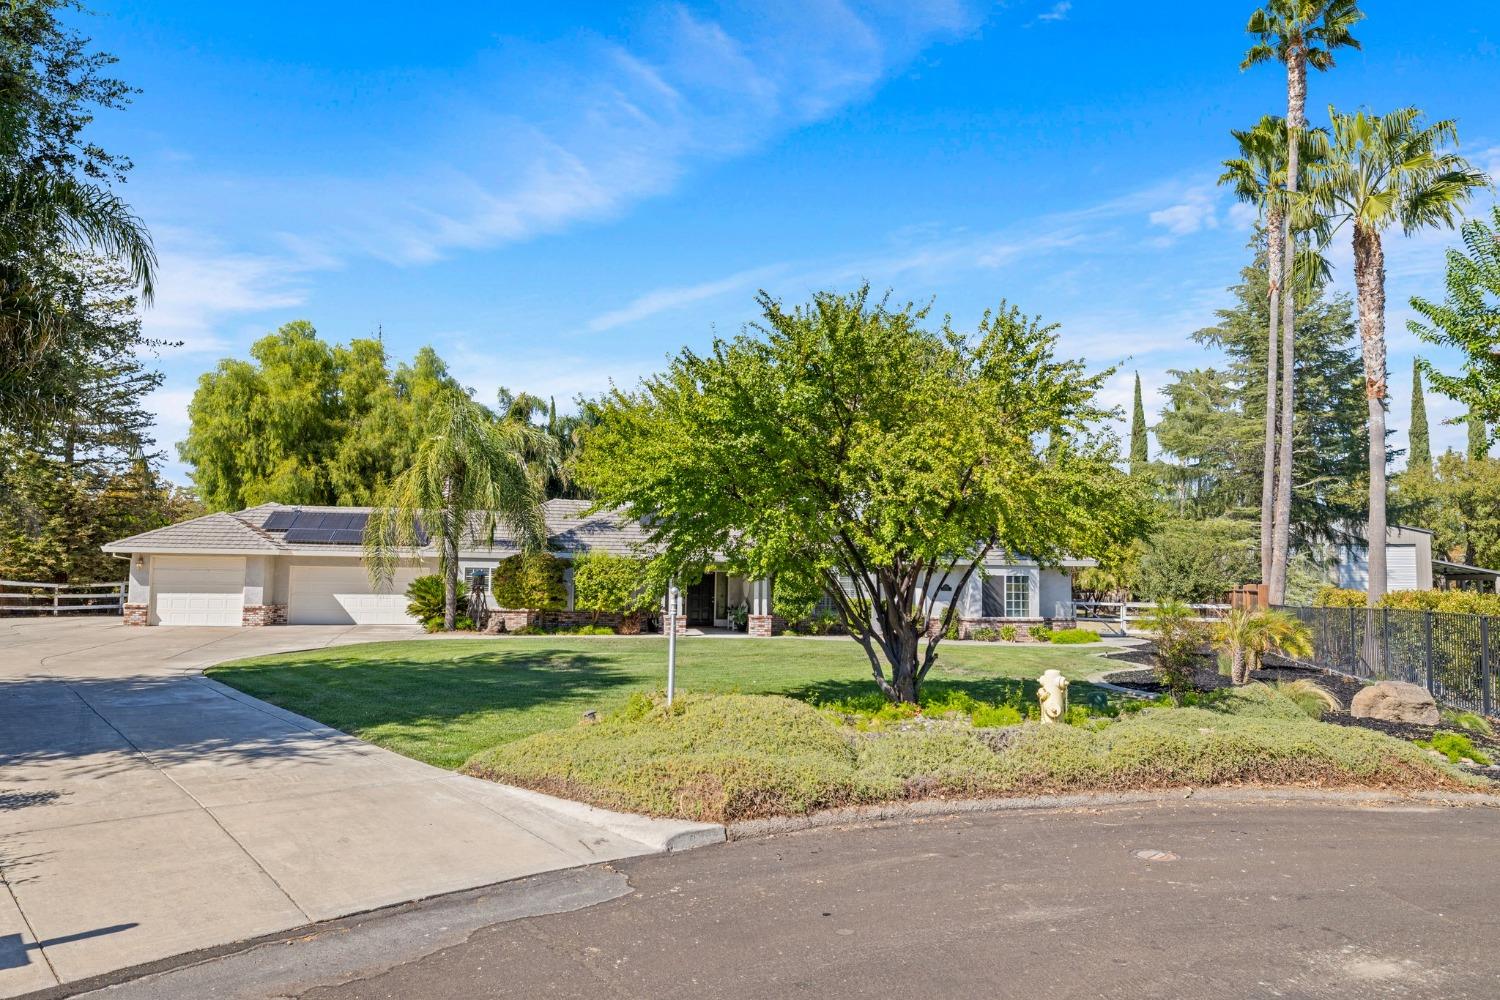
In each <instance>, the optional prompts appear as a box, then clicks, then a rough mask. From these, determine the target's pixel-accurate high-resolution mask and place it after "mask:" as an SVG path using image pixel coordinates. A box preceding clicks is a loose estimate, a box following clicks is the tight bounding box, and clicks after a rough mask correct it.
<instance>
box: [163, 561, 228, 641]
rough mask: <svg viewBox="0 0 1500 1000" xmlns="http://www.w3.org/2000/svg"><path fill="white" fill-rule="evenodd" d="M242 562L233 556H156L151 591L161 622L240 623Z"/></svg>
mask: <svg viewBox="0 0 1500 1000" xmlns="http://www.w3.org/2000/svg"><path fill="white" fill-rule="evenodd" d="M244 585H245V561H244V559H240V558H234V557H220V558H206V557H204V558H195V557H188V556H183V557H177V558H173V557H166V556H158V557H157V559H156V562H155V564H154V565H153V567H152V583H151V590H152V594H153V595H154V596H153V600H154V602H155V607H156V620H157V622H158V623H159V624H162V625H239V624H240V616H241V612H242V611H243V610H244V600H245V599H244Z"/></svg>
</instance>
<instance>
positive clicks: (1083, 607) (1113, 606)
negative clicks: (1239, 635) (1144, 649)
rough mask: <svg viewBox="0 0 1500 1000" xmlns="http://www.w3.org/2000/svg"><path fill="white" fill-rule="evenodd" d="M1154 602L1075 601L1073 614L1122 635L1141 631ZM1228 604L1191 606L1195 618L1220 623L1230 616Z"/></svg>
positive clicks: (1084, 620)
mask: <svg viewBox="0 0 1500 1000" xmlns="http://www.w3.org/2000/svg"><path fill="white" fill-rule="evenodd" d="M1156 607H1157V605H1156V603H1155V602H1153V601H1074V602H1073V614H1074V615H1075V616H1076V617H1077V618H1078V620H1079V621H1081V622H1094V623H1096V624H1100V625H1112V626H1114V628H1115V629H1116V630H1117V631H1118V632H1119V633H1120V634H1121V635H1124V634H1125V633H1126V632H1129V631H1131V629H1132V628H1134V629H1136V630H1140V627H1141V626H1140V623H1141V622H1143V621H1144V620H1145V619H1146V618H1148V617H1150V615H1151V612H1153V611H1155V610H1156ZM1229 607H1230V606H1229V605H1228V604H1189V605H1188V608H1189V609H1191V610H1192V611H1194V612H1196V614H1194V616H1193V617H1194V618H1195V619H1197V620H1198V621H1202V622H1212V621H1218V620H1219V619H1220V618H1223V617H1224V616H1225V615H1227V614H1229Z"/></svg>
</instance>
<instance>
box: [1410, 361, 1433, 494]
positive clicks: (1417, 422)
mask: <svg viewBox="0 0 1500 1000" xmlns="http://www.w3.org/2000/svg"><path fill="white" fill-rule="evenodd" d="M1413 469H1421V470H1422V471H1424V472H1431V471H1432V442H1431V441H1430V440H1429V439H1428V436H1427V400H1426V399H1425V398H1423V396H1422V363H1421V362H1420V361H1418V360H1417V359H1415V358H1413V359H1412V363H1411V429H1410V430H1408V431H1407V446H1406V471H1407V472H1410V471H1412V470H1413Z"/></svg>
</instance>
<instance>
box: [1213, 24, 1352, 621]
mask: <svg viewBox="0 0 1500 1000" xmlns="http://www.w3.org/2000/svg"><path fill="white" fill-rule="evenodd" d="M1364 16H1365V15H1364V14H1363V13H1362V12H1361V11H1360V9H1359V5H1358V3H1357V0H1270V2H1269V3H1267V4H1266V6H1265V7H1262V8H1260V9H1259V10H1257V11H1256V12H1255V13H1253V14H1251V15H1250V23H1249V24H1248V25H1246V29H1245V30H1246V31H1248V32H1249V33H1250V34H1252V35H1254V36H1255V37H1256V38H1257V39H1258V40H1257V42H1256V43H1255V44H1254V45H1252V46H1251V47H1250V49H1249V51H1247V52H1246V53H1245V58H1244V60H1243V61H1242V62H1241V63H1240V68H1241V69H1248V68H1249V67H1251V66H1255V65H1258V64H1260V63H1263V62H1269V61H1271V60H1273V59H1274V60H1276V61H1277V62H1280V63H1282V64H1283V65H1285V66H1286V133H1287V142H1286V151H1287V170H1286V174H1285V176H1284V184H1285V187H1286V193H1287V196H1288V200H1289V201H1290V200H1294V196H1295V195H1296V193H1297V190H1298V188H1297V182H1298V180H1299V179H1300V177H1301V167H1300V163H1299V159H1300V158H1299V153H1300V152H1301V149H1302V140H1301V136H1302V132H1303V130H1304V129H1305V128H1307V68H1308V67H1309V66H1311V67H1312V68H1313V69H1316V70H1318V71H1319V72H1324V71H1327V70H1329V69H1332V68H1333V64H1334V62H1333V53H1334V50H1335V49H1339V48H1354V49H1357V48H1359V47H1360V46H1359V42H1358V40H1356V39H1355V38H1354V36H1353V35H1351V34H1350V33H1349V29H1350V28H1352V27H1354V25H1356V24H1358V23H1359V22H1360V21H1361V20H1363V19H1364ZM1289 222H1290V220H1288V219H1283V229H1284V233H1283V250H1282V266H1283V267H1284V268H1287V269H1291V268H1293V267H1294V266H1295V263H1296V249H1295V244H1294V240H1295V238H1296V233H1295V230H1294V229H1293V227H1292V226H1291V225H1289V224H1288V223H1289ZM1290 278H1291V274H1290V273H1287V274H1284V275H1283V278H1282V281H1281V283H1280V284H1281V287H1282V288H1283V289H1288V288H1291V286H1292V282H1291V280H1290ZM1295 324H1296V305H1295V296H1293V295H1283V296H1281V423H1280V432H1279V435H1280V443H1279V445H1278V451H1277V461H1276V492H1275V510H1274V513H1273V522H1272V524H1273V529H1272V543H1271V573H1270V579H1269V581H1268V582H1269V583H1270V589H1271V594H1270V597H1271V600H1272V601H1273V602H1276V603H1280V602H1281V601H1282V600H1283V599H1284V597H1285V594H1286V567H1287V557H1288V549H1289V546H1290V544H1291V519H1292V376H1293V372H1292V367H1293V366H1292V362H1293V357H1292V356H1293V351H1294V346H1293V342H1294V335H1295V331H1296V325H1295Z"/></svg>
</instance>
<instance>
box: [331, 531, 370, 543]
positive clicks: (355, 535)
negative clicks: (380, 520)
mask: <svg viewBox="0 0 1500 1000" xmlns="http://www.w3.org/2000/svg"><path fill="white" fill-rule="evenodd" d="M333 535H334V538H333V541H334V543H335V544H337V545H358V544H360V543H361V542H363V541H364V540H365V533H364V532H363V531H361V530H360V529H358V528H336V529H335V530H334V532H333Z"/></svg>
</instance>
